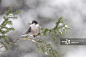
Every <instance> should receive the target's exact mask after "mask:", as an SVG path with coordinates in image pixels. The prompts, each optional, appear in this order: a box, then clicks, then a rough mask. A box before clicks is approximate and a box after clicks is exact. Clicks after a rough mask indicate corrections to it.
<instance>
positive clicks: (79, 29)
mask: <svg viewBox="0 0 86 57" xmlns="http://www.w3.org/2000/svg"><path fill="white" fill-rule="evenodd" d="M10 5H12V6H13V12H15V11H17V10H19V9H20V10H21V11H22V12H21V13H20V14H19V15H18V16H17V18H18V19H14V20H12V21H13V25H12V27H14V28H15V31H12V32H10V33H8V34H7V36H8V38H9V39H10V41H12V40H15V39H18V38H19V37H20V35H22V34H23V33H25V32H26V31H27V29H28V28H29V25H28V23H29V22H30V21H31V20H37V21H38V23H39V24H40V26H41V27H42V28H49V29H50V28H53V27H54V26H55V22H56V21H57V20H58V18H59V17H63V20H64V23H65V24H67V25H69V26H70V27H71V28H72V29H71V30H68V33H66V34H65V33H63V36H60V35H56V38H57V42H53V41H52V39H51V38H50V36H48V37H41V38H42V39H43V40H45V41H47V42H48V43H50V44H52V45H53V48H54V49H56V50H57V52H58V53H59V54H60V57H86V46H85V45H60V38H86V0H0V24H1V22H2V21H3V16H4V15H5V11H7V10H8V7H9V6H10ZM17 43H18V44H20V45H17V46H16V45H12V47H11V48H10V50H9V51H7V52H0V57H49V56H48V55H45V54H42V53H38V52H37V49H36V46H35V43H32V42H31V41H17ZM1 50H5V48H2V49H1Z"/></svg>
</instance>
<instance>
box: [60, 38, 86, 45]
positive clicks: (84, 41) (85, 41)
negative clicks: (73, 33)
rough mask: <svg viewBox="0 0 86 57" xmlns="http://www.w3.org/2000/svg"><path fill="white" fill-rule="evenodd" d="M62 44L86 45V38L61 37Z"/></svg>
mask: <svg viewBox="0 0 86 57" xmlns="http://www.w3.org/2000/svg"><path fill="white" fill-rule="evenodd" d="M60 45H86V38H60Z"/></svg>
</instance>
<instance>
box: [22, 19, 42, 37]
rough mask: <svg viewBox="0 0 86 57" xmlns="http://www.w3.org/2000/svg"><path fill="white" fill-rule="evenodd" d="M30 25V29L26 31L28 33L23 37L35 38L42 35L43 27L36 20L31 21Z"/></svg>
mask: <svg viewBox="0 0 86 57" xmlns="http://www.w3.org/2000/svg"><path fill="white" fill-rule="evenodd" d="M29 25H30V27H29V29H28V30H27V31H26V33H24V34H23V35H21V36H26V35H30V36H33V37H35V36H36V35H38V34H39V33H40V30H41V26H40V25H39V24H38V22H37V21H36V20H31V21H30V23H29Z"/></svg>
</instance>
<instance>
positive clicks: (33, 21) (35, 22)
mask: <svg viewBox="0 0 86 57" xmlns="http://www.w3.org/2000/svg"><path fill="white" fill-rule="evenodd" d="M33 23H34V24H38V22H37V21H35V20H32V21H30V23H29V24H30V25H31V24H33Z"/></svg>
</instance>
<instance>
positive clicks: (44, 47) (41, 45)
mask: <svg viewBox="0 0 86 57" xmlns="http://www.w3.org/2000/svg"><path fill="white" fill-rule="evenodd" d="M20 12H21V11H20V10H18V11H16V12H14V13H12V6H10V7H9V9H8V11H6V12H5V14H6V16H4V17H3V18H4V21H3V22H2V23H1V24H0V33H1V34H2V35H0V39H2V38H3V39H4V40H5V43H6V44H4V42H2V41H0V43H1V44H2V45H3V46H1V47H0V49H1V48H3V47H5V48H6V50H7V51H8V47H7V45H9V46H11V44H13V45H18V44H15V43H14V42H16V41H19V40H29V41H31V42H34V43H35V44H36V47H37V50H38V52H42V53H43V54H47V55H50V56H51V57H60V56H59V54H58V52H57V51H56V50H55V49H53V47H52V45H51V44H48V43H46V41H44V40H42V39H37V38H34V37H29V38H28V36H25V37H24V38H19V39H16V40H14V41H12V42H9V39H8V37H7V36H6V35H5V34H6V33H8V32H10V31H11V30H15V29H14V28H13V27H11V28H8V27H6V25H7V24H10V25H12V21H9V19H10V18H17V17H15V16H14V15H16V14H18V13H20ZM3 29H6V30H5V31H4V30H3ZM67 29H70V27H69V26H68V25H65V24H64V23H63V21H62V17H60V18H59V19H58V21H57V22H56V26H55V27H54V28H52V29H48V28H45V29H44V28H41V32H40V34H39V35H37V36H51V38H52V40H53V41H56V37H55V36H53V35H57V34H60V35H62V34H63V31H64V32H66V30H67ZM32 38H33V39H32ZM5 52H6V51H5Z"/></svg>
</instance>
